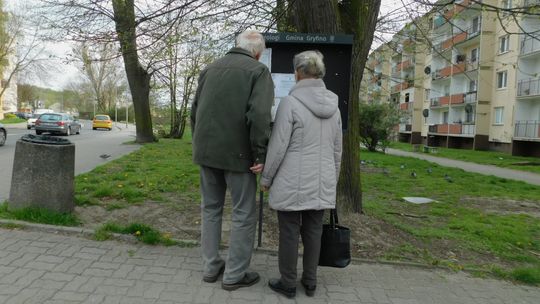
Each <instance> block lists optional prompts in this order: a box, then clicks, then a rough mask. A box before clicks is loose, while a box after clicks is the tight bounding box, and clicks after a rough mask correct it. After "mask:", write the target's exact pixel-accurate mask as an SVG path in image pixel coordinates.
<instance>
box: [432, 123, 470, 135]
mask: <svg viewBox="0 0 540 304" xmlns="http://www.w3.org/2000/svg"><path fill="white" fill-rule="evenodd" d="M428 131H429V133H438V134H461V131H462V128H461V124H448V123H445V124H437V125H431V126H429V129H428Z"/></svg>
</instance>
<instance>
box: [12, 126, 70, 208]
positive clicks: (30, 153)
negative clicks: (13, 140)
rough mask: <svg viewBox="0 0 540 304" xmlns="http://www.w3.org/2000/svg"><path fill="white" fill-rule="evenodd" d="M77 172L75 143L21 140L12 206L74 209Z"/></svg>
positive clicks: (16, 161) (17, 148) (15, 162)
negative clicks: (43, 142) (46, 142)
mask: <svg viewBox="0 0 540 304" xmlns="http://www.w3.org/2000/svg"><path fill="white" fill-rule="evenodd" d="M27 136H28V135H27ZM52 139H54V138H52ZM56 141H58V140H56ZM74 176H75V145H74V144H73V143H71V142H69V141H67V144H66V142H64V143H63V144H42V143H35V142H29V141H25V140H21V139H20V140H18V141H17V145H16V147H15V159H14V161H13V173H12V179H11V191H10V196H9V205H8V206H9V209H11V210H13V209H21V208H25V207H40V208H45V209H49V210H52V211H56V212H61V213H67V212H72V211H73V209H74V201H73V198H74Z"/></svg>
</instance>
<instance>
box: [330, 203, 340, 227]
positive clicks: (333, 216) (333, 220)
mask: <svg viewBox="0 0 540 304" xmlns="http://www.w3.org/2000/svg"><path fill="white" fill-rule="evenodd" d="M336 225H339V219H338V214H337V207H336V208H335V209H330V226H331V227H332V229H335V228H336Z"/></svg>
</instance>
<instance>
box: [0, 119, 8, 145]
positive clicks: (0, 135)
mask: <svg viewBox="0 0 540 304" xmlns="http://www.w3.org/2000/svg"><path fill="white" fill-rule="evenodd" d="M6 139H7V131H6V128H4V125H3V124H0V147H1V146H3V145H4V144H5V143H6Z"/></svg>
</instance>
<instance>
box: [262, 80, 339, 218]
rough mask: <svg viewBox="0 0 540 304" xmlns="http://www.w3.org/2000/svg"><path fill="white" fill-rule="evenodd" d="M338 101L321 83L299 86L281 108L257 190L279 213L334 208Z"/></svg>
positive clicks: (300, 84) (337, 158)
mask: <svg viewBox="0 0 540 304" xmlns="http://www.w3.org/2000/svg"><path fill="white" fill-rule="evenodd" d="M341 145H342V131H341V115H340V113H339V109H338V97H337V95H336V94H334V93H332V92H331V91H329V90H327V89H326V86H325V85H324V82H323V81H322V80H321V79H304V80H301V81H299V82H298V83H297V84H296V85H295V86H294V87H293V88H292V89H291V91H290V93H289V96H287V97H285V98H284V99H283V100H282V101H281V102H280V104H279V107H278V110H277V114H276V120H275V124H274V127H273V129H272V135H271V137H270V143H269V146H268V152H267V156H266V163H265V166H264V171H263V174H262V178H261V185H263V186H267V187H270V197H269V199H270V207H271V208H272V209H275V210H280V211H298V210H321V209H331V208H335V202H336V186H337V180H338V178H339V170H340V164H341V150H342V146H341Z"/></svg>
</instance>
